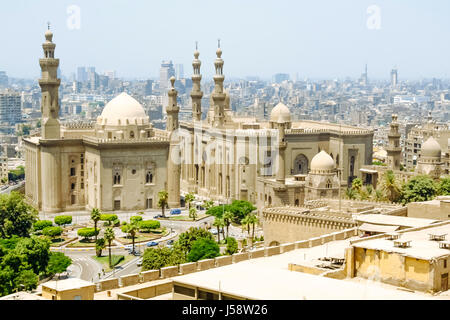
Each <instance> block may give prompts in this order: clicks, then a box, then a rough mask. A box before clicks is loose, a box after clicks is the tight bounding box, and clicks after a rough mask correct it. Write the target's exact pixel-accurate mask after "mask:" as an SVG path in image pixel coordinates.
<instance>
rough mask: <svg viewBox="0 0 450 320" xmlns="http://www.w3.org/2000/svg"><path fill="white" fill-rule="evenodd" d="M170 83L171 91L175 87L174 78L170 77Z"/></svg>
mask: <svg viewBox="0 0 450 320" xmlns="http://www.w3.org/2000/svg"><path fill="white" fill-rule="evenodd" d="M170 83H171V84H172V89H173V88H174V86H175V77H174V76H171V77H170Z"/></svg>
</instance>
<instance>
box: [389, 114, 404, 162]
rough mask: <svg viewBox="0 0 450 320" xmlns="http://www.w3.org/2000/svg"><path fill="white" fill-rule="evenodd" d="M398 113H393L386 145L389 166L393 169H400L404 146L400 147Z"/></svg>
mask: <svg viewBox="0 0 450 320" xmlns="http://www.w3.org/2000/svg"><path fill="white" fill-rule="evenodd" d="M398 126H399V124H398V122H397V115H396V114H393V115H392V122H391V124H390V130H389V133H388V146H387V147H386V152H387V161H388V163H387V164H388V167H389V169H391V170H400V161H401V155H402V148H401V147H400V132H399V131H398Z"/></svg>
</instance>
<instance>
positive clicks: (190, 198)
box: [184, 193, 195, 210]
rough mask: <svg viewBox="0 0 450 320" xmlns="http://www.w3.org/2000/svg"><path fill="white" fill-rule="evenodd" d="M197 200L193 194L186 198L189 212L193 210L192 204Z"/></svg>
mask: <svg viewBox="0 0 450 320" xmlns="http://www.w3.org/2000/svg"><path fill="white" fill-rule="evenodd" d="M194 200H195V195H194V194H193V193H188V194H186V195H185V196H184V201H185V202H186V203H187V205H188V210H190V209H191V203H192V202H193V201H194Z"/></svg>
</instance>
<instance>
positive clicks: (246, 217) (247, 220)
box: [241, 215, 250, 235]
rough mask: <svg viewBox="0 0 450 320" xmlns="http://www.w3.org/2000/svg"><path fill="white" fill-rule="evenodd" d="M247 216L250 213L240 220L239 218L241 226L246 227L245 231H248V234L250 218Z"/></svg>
mask: <svg viewBox="0 0 450 320" xmlns="http://www.w3.org/2000/svg"><path fill="white" fill-rule="evenodd" d="M249 216H250V215H246V216H245V217H244V218H243V219H242V220H241V225H242V227H244V228H245V227H247V232H248V235H250V220H249V219H250V218H249Z"/></svg>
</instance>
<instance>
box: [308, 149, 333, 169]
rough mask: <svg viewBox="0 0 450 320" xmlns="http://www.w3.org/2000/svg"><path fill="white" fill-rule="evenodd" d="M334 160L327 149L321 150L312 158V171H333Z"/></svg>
mask: <svg viewBox="0 0 450 320" xmlns="http://www.w3.org/2000/svg"><path fill="white" fill-rule="evenodd" d="M332 170H334V160H333V158H332V157H330V155H329V154H328V153H326V152H325V151H323V150H322V151H320V152H319V153H318V154H316V155H315V156H314V157H313V158H312V160H311V171H332Z"/></svg>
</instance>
